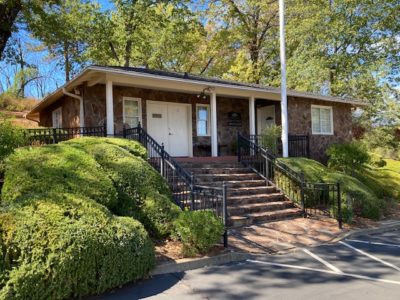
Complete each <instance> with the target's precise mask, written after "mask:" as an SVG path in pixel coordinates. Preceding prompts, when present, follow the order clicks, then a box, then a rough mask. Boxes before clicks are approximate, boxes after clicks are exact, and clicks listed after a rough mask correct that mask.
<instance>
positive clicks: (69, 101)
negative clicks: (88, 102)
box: [39, 96, 80, 127]
mask: <svg viewBox="0 0 400 300" xmlns="http://www.w3.org/2000/svg"><path fill="white" fill-rule="evenodd" d="M59 107H62V127H79V109H80V108H79V100H78V99H75V98H72V97H68V96H63V97H62V98H61V99H60V100H58V101H57V102H55V103H53V104H51V105H49V106H48V107H47V108H46V109H45V110H43V111H41V112H40V122H39V126H43V127H52V126H53V118H52V113H53V111H54V110H56V109H57V108H59Z"/></svg>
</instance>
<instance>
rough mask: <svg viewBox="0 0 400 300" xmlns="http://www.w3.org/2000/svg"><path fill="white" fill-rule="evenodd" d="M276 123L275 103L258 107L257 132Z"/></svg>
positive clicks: (259, 132)
mask: <svg viewBox="0 0 400 300" xmlns="http://www.w3.org/2000/svg"><path fill="white" fill-rule="evenodd" d="M273 125H275V105H269V106H264V107H260V108H259V109H257V134H261V133H262V131H263V130H264V129H265V128H267V127H271V126H273Z"/></svg>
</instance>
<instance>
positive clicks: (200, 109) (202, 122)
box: [196, 104, 210, 136]
mask: <svg viewBox="0 0 400 300" xmlns="http://www.w3.org/2000/svg"><path fill="white" fill-rule="evenodd" d="M196 117H197V136H209V135H210V106H209V105H206V104H198V105H197V106H196Z"/></svg>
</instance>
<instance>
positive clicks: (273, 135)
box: [261, 125, 282, 154]
mask: <svg viewBox="0 0 400 300" xmlns="http://www.w3.org/2000/svg"><path fill="white" fill-rule="evenodd" d="M281 134H282V128H281V126H276V125H273V126H270V127H266V128H265V129H264V130H263V131H262V133H261V145H262V146H263V147H264V148H266V149H268V150H269V151H270V152H271V153H273V154H278V140H279V139H280V138H281Z"/></svg>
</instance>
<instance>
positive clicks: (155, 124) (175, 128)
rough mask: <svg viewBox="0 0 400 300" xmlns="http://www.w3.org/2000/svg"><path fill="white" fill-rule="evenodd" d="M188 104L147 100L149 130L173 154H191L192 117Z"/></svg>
mask: <svg viewBox="0 0 400 300" xmlns="http://www.w3.org/2000/svg"><path fill="white" fill-rule="evenodd" d="M189 116H190V114H189V107H188V105H187V104H178V103H169V102H153V101H147V130H148V132H149V134H150V136H152V137H153V138H154V139H155V140H156V141H157V142H158V143H159V144H161V143H164V147H165V150H166V151H167V152H168V153H169V154H170V155H171V156H190V154H191V151H190V142H189V141H190V139H191V134H190V124H191V123H190V118H189Z"/></svg>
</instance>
